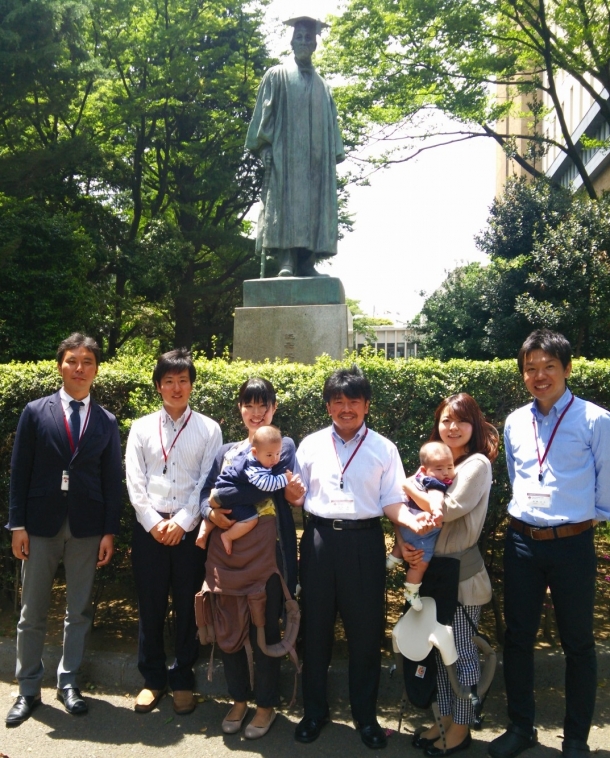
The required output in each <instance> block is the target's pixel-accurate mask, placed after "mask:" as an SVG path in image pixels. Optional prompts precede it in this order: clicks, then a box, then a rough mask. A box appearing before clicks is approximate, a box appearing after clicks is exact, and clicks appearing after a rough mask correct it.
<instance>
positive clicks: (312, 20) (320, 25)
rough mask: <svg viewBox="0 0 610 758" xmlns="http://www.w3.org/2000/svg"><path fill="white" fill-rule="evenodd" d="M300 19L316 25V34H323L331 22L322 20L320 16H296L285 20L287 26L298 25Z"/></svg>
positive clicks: (305, 22)
mask: <svg viewBox="0 0 610 758" xmlns="http://www.w3.org/2000/svg"><path fill="white" fill-rule="evenodd" d="M300 21H302V22H303V23H304V24H312V25H314V26H315V27H316V34H322V29H327V28H328V26H329V24H326V23H324V21H320V19H319V18H312V17H311V16H296V17H295V18H289V19H288V20H287V21H284V24H285V26H292V27H294V26H296V25H297V24H298V23H299V22H300Z"/></svg>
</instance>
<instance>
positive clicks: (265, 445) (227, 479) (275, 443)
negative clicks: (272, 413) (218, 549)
mask: <svg viewBox="0 0 610 758" xmlns="http://www.w3.org/2000/svg"><path fill="white" fill-rule="evenodd" d="M281 452H282V434H281V432H280V430H279V429H278V428H277V427H275V426H262V427H261V428H260V429H257V430H256V432H255V433H254V436H253V438H252V447H251V448H250V452H248V453H240V454H239V455H238V456H236V457H235V459H234V460H233V463H232V464H231V465H229V466H226V467H225V468H224V470H223V471H222V473H221V474H220V475H219V477H218V479H217V480H216V484H215V485H214V489H213V490H212V491H211V492H210V504H212V503H215V505H214V507H218V508H221V507H222V495H223V491H225V490H233V489H234V488H235V487H239V485H240V484H253V485H254V486H255V487H256V488H257V489H259V490H260V491H261V492H275V491H276V490H281V489H283V488H284V487H285V486H286V485H287V484H288V482H290V481H291V480H292V472H291V471H288V470H286V471H285V473H283V474H277V475H274V474H272V473H271V471H270V469H272V468H273V467H274V466H275V465H276V464H277V463H278V462H279V460H280V456H281ZM267 513H269V515H273V514H274V511H273V508H272V506H271V510H268V511H265V512H264V513H262V515H267ZM259 515H261V514H260V513H259V511H258V510H257V506H256V505H234V506H233V507H232V510H231V515H230V518H231V519H234V520H235V523H234V524H233V526H230V527H229V528H228V529H225V530H223V532H222V534H221V535H220V539H221V540H222V544H223V545H224V548H225V551H226V553H227V555H231V553H232V551H233V541H234V540H237V539H239V538H240V537H243V536H244V535H245V534H248V532H250V531H252V529H254V527H255V526H256V525H257V523H258V517H259ZM212 529H214V524H213V523H212V522H211V521H209V520H208V519H204V521H203V524H202V528H201V529H200V531H199V538H198V542H197V544H198V545H199V546H200V547H202V548H204V547H205V546H206V544H207V540H208V537H209V536H210V532H211V531H212Z"/></svg>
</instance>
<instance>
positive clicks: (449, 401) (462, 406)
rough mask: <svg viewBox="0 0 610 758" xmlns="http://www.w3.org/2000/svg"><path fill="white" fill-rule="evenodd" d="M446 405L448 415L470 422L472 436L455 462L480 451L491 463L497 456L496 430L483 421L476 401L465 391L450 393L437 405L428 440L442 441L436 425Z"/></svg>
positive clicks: (459, 461)
mask: <svg viewBox="0 0 610 758" xmlns="http://www.w3.org/2000/svg"><path fill="white" fill-rule="evenodd" d="M447 407H448V408H449V413H450V415H451V416H453V417H455V418H456V419H457V420H458V421H466V422H467V423H469V424H472V437H471V438H470V440H469V442H468V445H467V450H468V452H467V453H466V455H463V456H462V457H461V458H460V459H459V460H457V461H455V462H456V463H461V461H463V460H465V459H466V458H468V456H469V455H473V453H481V454H482V455H484V456H485V457H486V458H489V460H490V461H491V463H493V462H494V461H495V460H496V458H497V457H498V444H499V442H500V438H499V435H498V430H497V429H496V428H495V426H492V425H491V424H490V423H489V422H488V421H485V418H484V416H483V414H482V413H481V409H480V408H479V406H478V405H477V401H476V400H475V399H474V398H473V397H472V395H469V394H468V393H467V392H460V393H459V394H457V395H451V396H450V397H447V398H445V399H444V400H443V401H442V403H441V404H440V405H439V406H438V408H437V409H436V411H435V413H434V428H433V430H432V434H431V435H430V441H431V442H438V441H442V440H441V436H440V434H439V431H438V426H439V423H440V420H441V416H442V415H443V413H444V412H445V409H446V408H447Z"/></svg>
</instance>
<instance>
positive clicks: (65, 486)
mask: <svg viewBox="0 0 610 758" xmlns="http://www.w3.org/2000/svg"><path fill="white" fill-rule="evenodd" d="M69 489H70V473H69V472H68V471H62V472H61V491H62V492H67V491H68V490H69Z"/></svg>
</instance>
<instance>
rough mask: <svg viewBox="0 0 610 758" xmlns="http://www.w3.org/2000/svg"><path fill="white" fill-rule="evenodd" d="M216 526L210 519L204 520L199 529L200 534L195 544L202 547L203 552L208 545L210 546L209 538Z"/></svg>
mask: <svg viewBox="0 0 610 758" xmlns="http://www.w3.org/2000/svg"><path fill="white" fill-rule="evenodd" d="M215 526H216V524H213V523H212V522H211V521H210V519H207V518H204V519H203V521H202V522H201V526H200V527H199V534H198V535H197V539H196V540H195V544H196V545H197V547H200V548H201V549H202V550H205V548H206V546H207V544H208V538H209V536H210V533H211V531H212V529H214V527H215Z"/></svg>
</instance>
